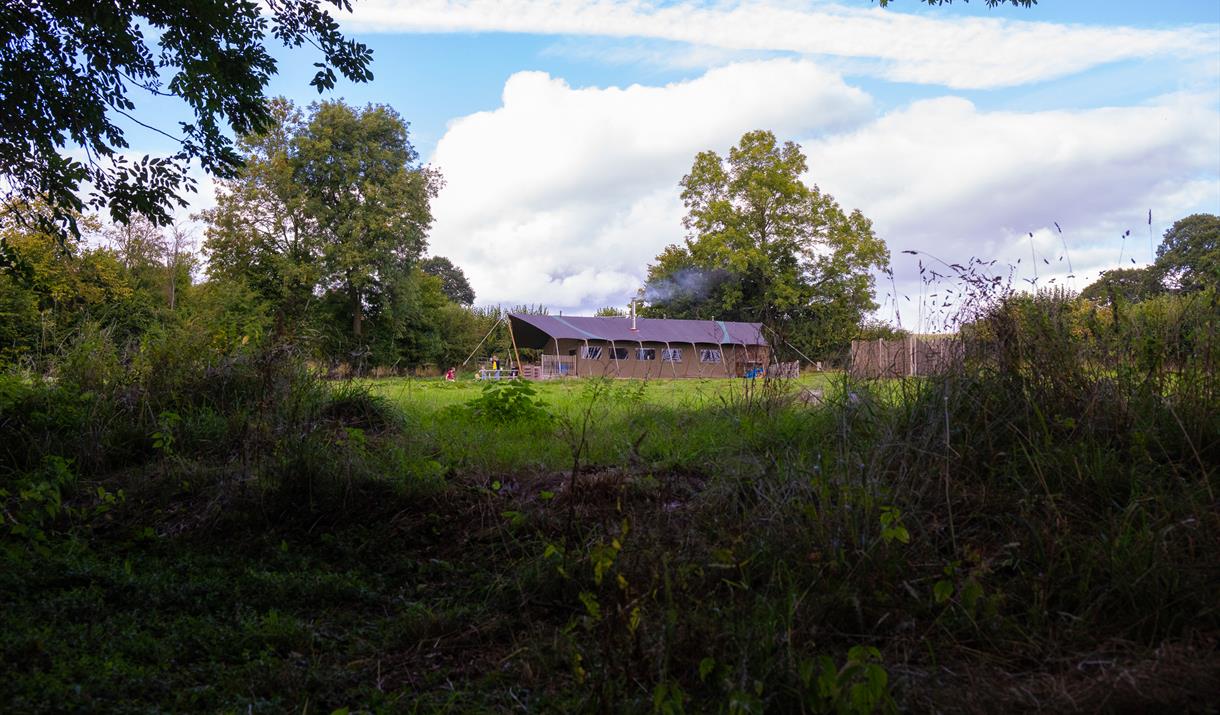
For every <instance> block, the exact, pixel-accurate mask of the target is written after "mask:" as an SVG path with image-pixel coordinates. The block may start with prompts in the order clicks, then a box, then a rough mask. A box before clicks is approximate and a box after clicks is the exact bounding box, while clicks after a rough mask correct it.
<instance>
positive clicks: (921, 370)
mask: <svg viewBox="0 0 1220 715" xmlns="http://www.w3.org/2000/svg"><path fill="white" fill-rule="evenodd" d="M962 355H963V351H962V343H961V341H960V340H958V339H957V338H954V337H937V338H924V337H916V336H914V335H912V336H908V337H905V338H899V339H897V340H853V341H851V375H852V377H863V378H874V377H909V376H912V375H937V374H940V373H943V372H945V371H946V370H947V369H949V368H952V367H954V366H956V365H959V364H961V361H962Z"/></svg>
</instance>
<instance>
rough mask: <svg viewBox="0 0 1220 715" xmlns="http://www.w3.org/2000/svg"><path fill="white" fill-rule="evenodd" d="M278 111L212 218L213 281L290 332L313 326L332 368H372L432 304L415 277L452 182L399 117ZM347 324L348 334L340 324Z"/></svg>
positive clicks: (329, 107) (224, 186)
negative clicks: (255, 303) (230, 284)
mask: <svg viewBox="0 0 1220 715" xmlns="http://www.w3.org/2000/svg"><path fill="white" fill-rule="evenodd" d="M272 111H273V116H274V117H275V122H274V124H273V125H272V126H271V127H270V128H269V129H268V130H267V131H266V132H264V133H262V134H258V135H251V136H247V137H242V138H241V139H240V140H239V146H241V147H242V148H243V149H244V150H245V151H246V152H247V153H246V168H245V169H244V170H243V171H242V173H241V174H240V175H239V176H238V177H237V178H235V179H232V180H228V181H224V182H221V184H220V189H221V190H220V192H219V195H218V198H217V204H216V208H214V209H212V210H210V211H206V212H204V214H203V217H204V218H205V219H206V220H207V221H208V227H207V232H206V238H205V242H204V251H205V252H206V253H207V255H208V258H209V267H208V273H209V276H211V277H212V278H214V279H219V280H231V281H237V282H241V283H244V284H245V285H248V286H250V287H252V288H254V289H255V290H256V291H258V292H259V293H260V294H262V295H263V296H264V297H265V299H266V300H267V301H268V303H269V304H270V305H271V306H272V309H273V312H274V314H275V315H276V322H277V325H278V329H279V330H280V331H282V332H292V333H297V332H298V331H299V330H300V329H301V328H304V327H306V325H307V324H308V325H309V327H311V328H315V329H317V331H320V333H321V335H322V336H323V340H322V344H323V345H325V346H326V348H327V350H328V352H329V353H330V354H331V355H332V356H336V355H339V354H342V355H346V356H351V355H356V354H358V355H360V356H361V357H360V358H359V359H358V360H357V362H362V361H364V360H365V359H366V358H367V357H368V353H369V351H370V350H372V349H373V348H374V347H375V348H376V351H377V352H378V355H379V356H381V358H384V357H386V356H387V355H389V353H390V352H391V350H392V348H391V346H393V345H395V344H396V341H399V339H400V338H402V337H403V333H402V331H403V330H410V329H411V326H413V325H419V323H418V321H417V320H416V318H418V316H416V315H414V313H413V311H415V310H417V309H423V308H420V306H430V305H431V304H432V298H431V293H430V292H428V291H424V292H421V288H420V286H421V285H422V283H421V279H422V274H420V275H419V276H416V275H415V272H416V271H417V269H416V264H417V262H418V261H419V258H420V256H421V255H422V254H423V252H424V250H425V248H426V247H427V232H428V229H429V227H430V226H431V223H432V213H431V210H430V208H429V206H430V201H431V198H432V197H433V196H435V195H436V191H437V190H438V188H439V186H440V175H439V174H438V173H437V172H436V171H434V170H433V169H431V168H429V167H425V166H420V165H419V163H418V158H417V155H416V153H415V150H414V148H413V147H412V146H411V144H410V141H409V140H408V135H407V127H406V124H405V123H404V122H403V121H402V119H401V118H400V117H399V116H398V115H397V114H396V113H395V112H394V111H393V110H392V109H390V108H388V107H384V106H375V105H370V106H368V107H365V108H364V109H355V108H352V107H349V106H348V105H346V104H343V103H342V102H327V103H322V104H316V105H314V106H312V107H311V108H310V116H309V117H308V118H306V117H304V116H303V115H302V113H301V112H299V111H298V110H297V109H296V108H295V107H294V106H293V105H292V104H291V103H290V102H288V101H286V100H276V101H275V102H274V103H273V109H272ZM450 265H452V264H450ZM454 270H457V269H456V268H455V269H454ZM459 273H460V272H459ZM436 281H437V286H438V287H437V294H439V295H441V298H442V300H443V298H444V295H443V294H441V293H440V287H439V286H440V285H441V279H439V278H438V279H436ZM425 293H426V294H427V296H428V298H427V300H424V299H423V298H421V297H420V296H424V295H425ZM341 314H342V315H343V316H344V321H343V322H344V323H345V324H346V326H347V327H341V326H339V325H336V324H334V320H336V319H338V316H339V315H341ZM314 319H317V320H321V321H323V322H322V323H321V324H317V323H313V320H314ZM370 322H371V323H372V327H373V328H374V330H373V333H374V334H372V335H370V334H368V332H369V331H368V327H369V324H370ZM374 344H375V345H374ZM379 359H380V358H379ZM390 361H391V362H393V358H390Z"/></svg>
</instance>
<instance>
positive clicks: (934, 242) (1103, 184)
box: [804, 97, 1220, 294]
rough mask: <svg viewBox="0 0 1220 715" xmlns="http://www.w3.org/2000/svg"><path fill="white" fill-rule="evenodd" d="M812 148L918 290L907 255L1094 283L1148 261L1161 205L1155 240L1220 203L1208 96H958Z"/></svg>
mask: <svg viewBox="0 0 1220 715" xmlns="http://www.w3.org/2000/svg"><path fill="white" fill-rule="evenodd" d="M804 147H805V150H806V153H807V154H808V156H809V165H810V173H809V176H808V177H807V179H808V180H809V181H810V182H815V181H816V182H817V183H819V184H820V185H821V186H822V187H823V188H825V189H826V190H827V191H829V192H830V193H831V194H833V195H834V196H836V197H837V198H838V199H839V200H840V201H841V202H843V203H844V204H846V205H850V206H858V207H860V208H861V209H862V210H863V211H864V213H865V214H866V215H868V216H869V217H870V218H872V219H873V220H874V223H875V226H876V228H877V231H878V234H879V235H881V236H882V237H883V238H885V239H886V241H887V242H888V244H889V245H890V249H891V251H892V252H893V253H894V254H895V261H894V264H895V269H896V271H897V272H898V277H899V280H900V281H901V284H900V285H899V291H900V293H906V294H912V293H918V289H919V287H918V280H917V274H916V273H915V271H916V270H917V269H916V267H915V264H914V262H913V261H912V260H907V259H905V258H904V257H902V256H901V255H900V254H899V253H898V252H899V251H902V250H919V251H925V252H928V253H930V254H933V255H936V256H938V257H941V258H943V259H945V260H946V261H950V262H954V261H956V262H964V261H966V260H967V259H968V258H970V257H971V256H974V257H979V258H982V259H985V260H991V259H998V260H999V264H1000V265H1001V266H1005V265H1013V266H1016V267H1017V271H1016V279H1017V282H1018V284H1020V283H1021V282H1022V281H1030V280H1033V279H1034V278H1035V277H1037V279H1038V280H1039V285H1047V284H1048V283H1049V281H1050V279H1052V278H1054V279H1056V281H1058V282H1059V283H1065V282H1066V283H1069V284H1071V281H1069V280H1068V270H1067V266H1068V264H1069V263H1071V264H1072V267H1073V269H1074V272H1075V274H1076V276H1077V279H1076V281H1075V284H1076V285H1077V286H1078V287H1082V286H1083V285H1084V284H1085V283H1086V282H1087V281H1088V280H1091V279H1092V278H1095V277H1096V275H1097V273H1098V272H1099V271H1101V270H1105V269H1109V268H1115V267H1117V266H1118V265H1119V259H1120V256H1122V264H1123V265H1127V266H1129V265H1130V259H1135V260H1136V262H1137V264H1138V263H1141V262H1143V263H1147V262H1148V260H1149V247H1148V244H1149V240H1148V235H1147V233H1148V227H1147V224H1146V216H1147V212H1148V211H1149V210H1151V211H1152V212H1153V216H1154V221H1153V227H1152V230H1153V232H1154V234H1155V236H1154V239H1155V240H1157V241H1159V236H1160V233H1161V232H1162V231H1163V230H1164V228H1165V227H1166V226H1167V225H1168V224H1169V223H1172V221H1174V220H1176V219H1177V218H1180V217H1181V216H1183V215H1185V214H1186V213H1189V212H1192V211H1199V210H1204V211H1217V210H1220V176H1218V170H1220V116H1218V115H1217V113H1216V111H1215V108H1214V104H1213V102H1212V101H1211V100H1210V99H1208V98H1205V97H1169V98H1165V99H1163V100H1161V101H1160V102H1157V103H1154V104H1150V105H1147V106H1136V107H1116V108H1102V109H1093V110H1085V111H1070V112H1069V111H1043V112H1024V113H1023V112H998V111H981V110H979V109H978V108H976V107H975V106H974V105H973V104H971V103H970V102H968V101H966V100H963V99H959V98H952V97H947V98H941V99H933V100H927V101H921V102H916V103H914V104H912V105H910V106H909V107H907V108H904V109H901V110H898V111H895V112H892V113H889V114H887V115H885V116H883V117H880V118H878V119H877V120H876V121H874V122H871V123H869V124H868V125H866V126H864V127H861V128H859V129H857V130H855V131H852V132H849V133H844V134H839V135H835V136H830V137H825V138H822V139H819V140H816V141H811V142H806V143H804ZM1056 223H1057V224H1058V225H1059V227H1060V228H1061V229H1062V231H1063V233H1060V230H1059V229H1058V228H1055V224H1056ZM1128 229H1130V230H1132V236H1131V237H1128V238H1126V239H1125V240H1124V239H1122V235H1123V233H1124V232H1125V231H1126V230H1128ZM1031 232H1032V233H1033V234H1034V235H1033V237H1032V238H1031V237H1030V236H1029V234H1030V233H1031ZM1061 257H1062V258H1063V259H1064V260H1062V261H1061V260H1060V258H1061ZM1018 261H1020V263H1018ZM1047 261H1049V265H1048V263H1047Z"/></svg>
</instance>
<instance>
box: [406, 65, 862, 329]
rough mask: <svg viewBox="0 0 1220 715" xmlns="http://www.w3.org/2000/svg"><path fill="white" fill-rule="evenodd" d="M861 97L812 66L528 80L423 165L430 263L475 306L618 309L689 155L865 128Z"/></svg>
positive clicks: (531, 76) (660, 228)
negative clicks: (441, 181)
mask: <svg viewBox="0 0 1220 715" xmlns="http://www.w3.org/2000/svg"><path fill="white" fill-rule="evenodd" d="M871 116H872V114H871V103H870V100H869V98H868V97H867V96H866V95H865V94H864V93H863V92H860V91H859V90H857V89H853V88H851V87H848V86H847V85H845V84H844V83H843V82H842V80H841V79H839V78H838V77H836V76H835V75H833V74H830V73H828V72H826V71H824V70H822V69H820V68H818V67H817V66H815V65H814V64H813V63H811V62H807V61H795V60H771V61H766V62H752V63H743V64H737V65H732V66H729V67H725V68H721V69H717V70H712V71H710V72H708V73H707V74H705V75H703V76H702V77H700V78H698V79H695V80H692V81H689V82H682V83H675V84H670V85H666V86H663V87H647V86H641V85H632V86H629V87H625V88H619V87H610V88H573V87H570V86H568V85H567V84H566V83H565V82H564V81H563V80H560V79H555V78H552V77H550V76H548V75H546V74H544V73H540V72H521V73H518V74H515V75H513V76H512V77H510V78H509V80H508V82H507V83H506V84H505V87H504V93H503V104H502V106H501V107H500V108H498V109H496V110H494V111H490V112H480V113H477V114H473V115H470V116H467V117H463V118H461V119H458V120H456V121H454V122H452V123H451V124H450V126H449V129H448V131H447V132H446V134H445V136H444V137H443V138H442V139H441V141H440V142H439V144H438V145H437V149H436V152H435V154H434V156H433V157H432V160H431V161H432V163H433V164H434V165H436V166H437V167H438V168H440V170H441V171H442V173H443V174H444V176H445V181H446V187H445V188H444V190H442V192H441V194H440V196H439V197H438V198H437V200H436V202H435V204H434V213H435V215H436V226H435V228H434V230H433V232H432V237H431V239H430V241H431V245H432V250H433V252H434V253H437V254H440V255H445V256H448V257H450V258H452V259H453V260H455V261H456V262H457V263H458V264H459V265H461V266H462V267H463V269H464V270H465V271H466V272H467V274H468V275H469V277H470V279H471V282H472V284H473V286H474V288H475V291H476V292H477V293H478V296H479V301H480V302H483V303H499V302H504V303H518V302H527V301H531V302H544V303H548V304H550V305H551V306H553V307H556V308H561V307H562V308H565V309H571V308H578V307H583V308H585V309H588V308H591V307H597V306H600V305H606V304H611V303H612V304H619V303H623V302H625V301H626V299H627V298H628V296H630V295H631V294H632V293H634V291H635V289H636V288H637V287H639V285H640V281H641V278H642V276H643V272H644V268H645V266H646V265H647V263H648V262H649V261H650V260H652V258H653V257H654V256H655V255H656V254H657V253H658V252H659V251H660V250H661V249H662V248H663V247H664V246H665V245H666V244H668V243H673V242H677V241H679V240H680V239H681V237H682V227H681V217H682V205H681V202H680V201H679V199H678V181H679V180H680V179H681V177H682V175H683V174H684V173H685V172H686V171H687V170H688V169H689V168H690V165H691V162H692V160H693V159H694V156H695V154H696V153H697V152H699V151H703V150H705V149H717V150H719V151H724V150H725V149H727V147H728V146H730V145H732V144H733V143H735V142H736V141H737V139H738V138H740V136H741V135H742V134H743V133H744V132H746V131H749V130H751V129H757V128H770V129H773V130H775V131H776V132H777V133H778V135H780V136H788V137H791V136H798V135H804V134H812V133H815V132H818V131H822V130H825V129H827V128H833V127H843V126H847V125H849V124H858V123H859V122H860V121H864V120H867V119H868V118H869V117H871Z"/></svg>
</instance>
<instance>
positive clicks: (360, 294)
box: [0, 100, 538, 373]
mask: <svg viewBox="0 0 1220 715" xmlns="http://www.w3.org/2000/svg"><path fill="white" fill-rule="evenodd" d="M271 108H272V116H273V117H274V122H273V124H272V126H271V127H270V128H269V129H268V130H267V131H265V132H263V133H260V134H256V135H248V136H243V137H240V138H239V141H238V148H239V150H240V151H241V153H242V155H243V156H244V158H245V168H244V169H243V170H242V172H241V173H240V174H239V175H238V176H237V177H236V178H234V179H230V180H224V181H220V182H219V184H218V192H217V202H216V205H215V207H214V208H211V209H209V210H206V211H204V212H202V213H201V214H200V215H198V216H196V217H195V218H196V219H198V220H199V223H200V228H194V227H191V228H188V227H186V226H183V225H171V226H166V227H158V226H155V225H153V224H152V223H151V222H149V221H148V220H146V219H143V218H141V217H136V218H134V219H133V220H131V221H130V222H129V223H128V224H126V225H110V226H105V227H103V225H102V224H101V222H100V220H99V219H98V218H96V217H94V216H79V215H78V216H75V218H76V220H77V223H78V225H79V227H80V229H81V233H82V238H81V240H80V241H79V242H71V241H67V242H65V241H64V240H63V237H62V235H61V234H59V233H58V232H55V231H54V230H49V229H48V228H47V227H48V226H50V224H51V222H50V220H49V219H50V218H51V217H52V216H53V214H54V212H53V211H52V210H51V209H50V208H49V207H47V206H32V205H27V204H16V203H11V204H9V205H8V206H6V207H5V209H6V210H4V211H3V224H2V225H0V231H2V232H3V236H2V238H3V240H2V241H0V245H3V246H4V254H5V255H4V261H3V263H2V265H3V268H0V366H22V365H23V366H25V367H28V368H34V369H44V368H46V367H47V366H48V365H49V362H48V360H50V359H51V358H53V357H55V356H60V355H63V354H64V353H65V352H66V351H69V350H71V349H72V346H73V345H74V344H76V343H79V342H80V341H81V340H82V339H84V338H83V337H82V336H85V335H88V336H91V337H90V339H91V340H101V341H103V342H105V343H106V344H107V345H109V346H110V348H111V350H112V351H113V352H116V353H117V354H122V355H127V356H130V355H131V354H133V353H134V352H135V351H139V350H140V349H141V345H142V344H144V343H147V342H148V341H149V340H150V339H153V338H155V336H157V335H160V334H165V333H183V334H189V342H190V344H191V345H193V346H194V348H195V349H206V350H209V351H214V352H216V353H224V352H226V351H228V350H231V349H232V348H233V347H234V346H237V345H250V344H254V345H258V344H261V343H263V342H265V341H268V340H275V341H278V342H283V343H291V344H292V345H294V346H295V349H297V350H299V351H301V352H303V353H304V354H305V355H307V356H308V357H309V358H311V359H312V360H315V361H317V362H319V363H321V364H323V365H324V366H326V367H328V368H330V369H332V370H337V371H344V372H345V371H348V370H350V371H353V372H356V373H365V372H368V371H371V370H375V369H392V370H396V371H410V370H416V369H419V368H437V369H444V368H445V367H449V366H454V365H458V364H459V363H461V362H462V361H463V360H464V359H466V358H467V356H469V355H470V353H471V352H472V351H473V350H474V349H475V347H476V346H477V345H478V344H479V342H480V340H481V339H483V338H485V337H487V342H486V343H485V344H486V349H487V350H500V351H504V352H507V348H508V345H509V341H508V338H507V335H506V334H503V331H502V330H493V328H494V327H495V326H496V325H497V323H498V321H500V319H501V317H502V314H503V311H502V310H501V309H499V308H473V307H472V304H473V303H474V299H475V295H474V291H473V290H472V288H471V286H470V283H469V282H468V281H467V280H466V277H465V275H464V274H463V273H462V270H461V269H460V268H459V267H457V266H455V265H454V264H453V263H452V262H451V261H449V260H448V259H446V258H444V257H442V256H431V257H428V256H427V255H426V253H427V247H428V244H427V233H428V230H429V228H430V227H431V224H432V214H431V210H430V201H431V199H432V198H433V197H434V196H435V195H436V191H437V190H438V189H439V187H440V186H441V182H442V180H441V177H440V175H439V173H438V172H436V171H435V170H434V169H432V168H430V167H427V166H423V165H421V164H420V163H419V161H418V157H417V154H416V152H415V150H414V148H413V147H412V146H411V144H410V142H409V140H408V135H407V127H406V124H405V123H404V122H403V120H402V119H401V118H400V117H399V116H398V115H397V114H396V113H395V112H394V111H393V110H392V109H390V108H388V107H385V106H376V105H370V106H368V107H365V108H354V107H350V106H348V105H346V104H343V103H342V102H326V103H321V104H315V105H313V106H311V107H310V109H309V112H308V114H306V113H304V112H302V111H301V110H299V109H298V108H296V107H295V106H293V104H292V103H291V102H288V101H286V100H274V101H273V102H272V104H271ZM522 309H523V310H531V309H532V310H538V308H530V307H528V306H527V307H523V308H522ZM489 332H490V333H492V334H491V335H490V336H488V333H489Z"/></svg>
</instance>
